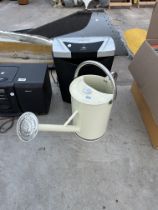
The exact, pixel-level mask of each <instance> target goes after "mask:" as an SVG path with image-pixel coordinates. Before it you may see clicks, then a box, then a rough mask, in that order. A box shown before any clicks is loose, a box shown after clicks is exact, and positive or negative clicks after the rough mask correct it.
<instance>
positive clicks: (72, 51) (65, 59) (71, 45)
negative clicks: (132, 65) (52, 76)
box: [52, 36, 115, 102]
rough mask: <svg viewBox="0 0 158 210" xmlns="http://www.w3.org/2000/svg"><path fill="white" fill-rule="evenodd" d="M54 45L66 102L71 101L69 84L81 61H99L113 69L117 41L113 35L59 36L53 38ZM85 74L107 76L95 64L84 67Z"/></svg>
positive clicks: (55, 60) (57, 70)
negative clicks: (115, 41)
mask: <svg viewBox="0 0 158 210" xmlns="http://www.w3.org/2000/svg"><path fill="white" fill-rule="evenodd" d="M52 45H53V47H52V49H53V58H54V64H55V68H56V73H57V77H58V81H59V86H60V91H61V95H62V99H63V101H65V102H70V101H71V97H70V93H69V85H70V83H71V82H72V80H73V78H74V73H75V70H76V68H77V66H78V65H79V64H80V63H81V62H83V61H85V60H94V61H99V62H100V63H102V64H103V65H105V66H106V67H107V68H108V69H109V70H111V67H112V64H113V60H114V55H115V43H114V40H113V39H112V38H111V37H108V36H105V37H94V36H93V37H57V38H54V39H53V40H52ZM85 74H94V75H100V76H105V73H104V72H102V71H101V70H100V69H99V68H97V67H95V66H93V65H87V66H85V67H83V68H82V70H81V71H80V75H85ZM80 75H79V76H80Z"/></svg>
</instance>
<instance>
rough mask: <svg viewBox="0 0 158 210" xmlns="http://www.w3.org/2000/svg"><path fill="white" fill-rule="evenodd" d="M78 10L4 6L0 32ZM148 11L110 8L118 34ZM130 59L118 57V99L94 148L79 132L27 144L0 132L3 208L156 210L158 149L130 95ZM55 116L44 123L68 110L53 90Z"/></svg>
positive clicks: (142, 22) (144, 21)
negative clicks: (150, 139)
mask: <svg viewBox="0 0 158 210" xmlns="http://www.w3.org/2000/svg"><path fill="white" fill-rule="evenodd" d="M38 3H39V4H38ZM76 10H77V9H54V8H51V7H50V5H49V3H48V2H47V1H46V0H45V1H44V0H32V2H31V3H30V4H29V5H28V6H19V5H17V3H16V2H14V1H12V2H9V1H3V2H1V3H0V14H1V18H0V29H1V30H18V29H24V28H26V27H28V28H30V27H35V26H37V25H42V24H44V23H46V22H50V21H52V20H55V19H57V18H60V17H61V16H64V15H67V14H70V13H73V12H74V11H76ZM151 11H152V10H151V9H147V8H146V9H136V8H133V9H131V10H128V9H122V10H121V9H118V10H110V11H108V14H110V16H111V19H112V21H113V23H114V24H115V25H116V26H117V27H118V28H119V29H120V31H123V30H125V29H126V28H130V27H136V26H137V27H142V28H147V27H148V24H149V18H150V16H151ZM129 63H130V60H128V58H127V57H116V58H115V61H114V65H113V70H115V71H117V72H118V73H119V79H118V97H117V100H116V102H115V104H114V107H113V110H112V115H111V118H110V123H109V127H108V131H107V133H106V135H105V136H104V137H103V138H102V139H101V140H100V141H96V142H93V143H87V142H85V141H82V140H80V139H79V137H77V136H76V135H75V134H63V133H39V135H38V137H37V138H36V139H35V140H34V141H32V142H30V143H22V142H21V141H19V140H18V138H17V136H16V131H15V126H14V127H13V128H12V129H11V130H10V131H9V132H7V133H6V134H4V135H2V134H1V135H0V210H61V209H62V210H64V209H65V210H68V209H70V210H102V209H107V210H142V209H143V210H149V209H150V210H156V209H157V206H158V199H157V198H158V176H157V173H158V164H157V163H158V151H156V150H154V149H153V148H152V147H151V144H150V141H149V137H148V135H147V132H146V130H145V128H144V125H143V122H142V120H141V118H140V115H139V112H138V110H137V107H136V105H135V102H134V100H133V97H132V95H131V92H130V86H131V83H132V78H131V76H130V74H129V72H128V64H129ZM53 93H54V94H53V95H54V97H53V100H52V105H51V109H50V113H49V115H47V116H40V117H39V119H40V122H43V123H45V122H52V123H53V122H54V123H63V122H64V121H65V120H66V119H67V118H68V116H69V115H70V110H71V108H70V105H69V104H65V103H63V102H62V100H61V96H60V92H59V89H58V87H56V85H53Z"/></svg>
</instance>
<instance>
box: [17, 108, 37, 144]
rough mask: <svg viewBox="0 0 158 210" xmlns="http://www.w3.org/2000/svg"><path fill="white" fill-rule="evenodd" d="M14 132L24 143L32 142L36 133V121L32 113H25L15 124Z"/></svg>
mask: <svg viewBox="0 0 158 210" xmlns="http://www.w3.org/2000/svg"><path fill="white" fill-rule="evenodd" d="M16 131H17V135H18V137H19V139H20V140H21V141H24V142H28V141H31V140H33V139H34V138H35V137H36V135H37V133H38V119H37V117H36V115H35V114H33V113H32V112H25V113H24V114H22V115H21V116H20V118H19V119H18V122H17V126H16Z"/></svg>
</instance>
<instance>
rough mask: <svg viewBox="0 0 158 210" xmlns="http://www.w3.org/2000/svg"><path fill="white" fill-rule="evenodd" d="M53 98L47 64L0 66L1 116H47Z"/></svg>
mask: <svg viewBox="0 0 158 210" xmlns="http://www.w3.org/2000/svg"><path fill="white" fill-rule="evenodd" d="M51 97H52V89H51V84H50V78H49V72H48V68H47V65H46V64H0V116H15V115H19V114H20V113H22V112H26V111H31V112H34V113H37V114H46V113H48V111H49V106H50V102H51Z"/></svg>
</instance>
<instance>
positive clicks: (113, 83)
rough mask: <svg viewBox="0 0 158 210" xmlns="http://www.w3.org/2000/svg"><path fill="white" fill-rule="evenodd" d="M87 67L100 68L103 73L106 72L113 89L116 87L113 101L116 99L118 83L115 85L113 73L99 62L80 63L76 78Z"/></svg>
mask: <svg viewBox="0 0 158 210" xmlns="http://www.w3.org/2000/svg"><path fill="white" fill-rule="evenodd" d="M85 65H94V66H96V67H98V68H100V69H101V70H102V71H104V72H105V74H107V76H108V77H109V79H110V81H111V83H112V85H113V87H114V97H113V99H116V95H117V87H116V83H115V80H114V78H113V76H112V74H111V72H110V71H109V70H108V69H107V68H106V67H105V66H104V65H103V64H101V63H99V62H97V61H93V60H88V61H83V62H82V63H80V64H79V65H78V67H77V69H76V71H75V74H74V78H76V77H78V74H79V72H80V70H81V68H82V67H83V66H85Z"/></svg>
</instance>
